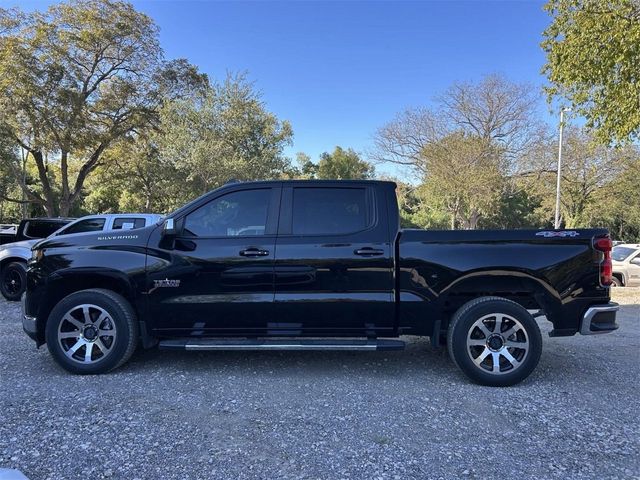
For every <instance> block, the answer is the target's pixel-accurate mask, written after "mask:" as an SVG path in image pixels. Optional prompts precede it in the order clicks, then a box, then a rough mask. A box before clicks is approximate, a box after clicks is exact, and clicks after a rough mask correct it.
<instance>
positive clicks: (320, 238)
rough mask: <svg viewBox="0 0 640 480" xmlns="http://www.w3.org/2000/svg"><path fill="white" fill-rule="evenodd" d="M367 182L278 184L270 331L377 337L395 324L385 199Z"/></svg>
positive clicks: (389, 331)
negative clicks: (279, 199)
mask: <svg viewBox="0 0 640 480" xmlns="http://www.w3.org/2000/svg"><path fill="white" fill-rule="evenodd" d="M375 193H376V192H375V190H374V188H372V187H371V186H367V185H366V184H358V183H353V184H326V186H318V185H316V186H310V185H307V186H305V185H304V184H294V185H293V186H291V187H285V188H284V189H283V194H282V195H283V199H282V205H283V210H282V212H281V214H280V226H279V235H278V240H277V244H276V263H275V292H276V293H275V313H276V317H277V322H276V323H272V324H271V325H270V327H271V330H270V333H272V334H277V333H281V334H283V335H300V334H303V335H332V336H333V335H344V336H347V335H356V336H361V335H370V336H374V335H384V334H385V333H387V334H390V333H391V331H392V329H393V326H394V319H395V315H394V298H393V282H394V280H393V244H392V241H391V239H390V238H389V237H390V234H389V228H388V220H387V217H386V205H383V202H382V201H381V199H376V198H375Z"/></svg>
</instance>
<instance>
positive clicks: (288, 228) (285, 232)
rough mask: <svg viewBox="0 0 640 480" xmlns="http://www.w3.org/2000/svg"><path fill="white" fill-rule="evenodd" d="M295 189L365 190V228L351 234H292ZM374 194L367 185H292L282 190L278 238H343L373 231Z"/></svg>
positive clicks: (376, 220)
mask: <svg viewBox="0 0 640 480" xmlns="http://www.w3.org/2000/svg"><path fill="white" fill-rule="evenodd" d="M296 188H301V189H302V188H306V189H332V188H333V189H336V188H339V189H345V188H353V189H364V190H365V202H366V221H367V226H366V227H365V228H363V229H361V230H355V231H353V232H344V233H314V234H294V233H293V190H294V189H296ZM377 203H378V202H377V201H376V192H375V190H374V189H373V188H371V187H370V186H368V185H354V186H342V185H341V186H333V185H327V186H305V185H292V186H287V187H284V188H283V189H282V208H281V213H280V223H279V225H278V236H290V237H304V238H312V237H345V236H350V235H357V234H360V233H363V232H368V231H370V230H373V229H375V228H376V227H377V226H378V223H379V218H380V214H379V212H378V209H377Z"/></svg>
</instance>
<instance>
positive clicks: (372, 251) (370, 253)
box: [353, 247, 384, 257]
mask: <svg viewBox="0 0 640 480" xmlns="http://www.w3.org/2000/svg"><path fill="white" fill-rule="evenodd" d="M353 253H355V254H356V255H360V256H362V257H376V256H379V255H384V250H380V249H377V248H371V247H364V248H359V249H357V250H354V252H353Z"/></svg>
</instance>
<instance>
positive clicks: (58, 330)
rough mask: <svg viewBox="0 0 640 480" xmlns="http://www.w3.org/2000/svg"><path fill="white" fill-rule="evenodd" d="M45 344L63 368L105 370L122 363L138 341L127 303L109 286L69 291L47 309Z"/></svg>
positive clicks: (75, 371)
mask: <svg viewBox="0 0 640 480" xmlns="http://www.w3.org/2000/svg"><path fill="white" fill-rule="evenodd" d="M45 333H46V340H47V348H48V349H49V353H50V354H51V356H52V357H53V358H54V360H55V361H56V362H57V363H58V364H59V365H60V366H61V367H62V368H64V369H65V370H67V371H69V372H71V373H78V374H97V373H105V372H108V371H110V370H113V369H115V368H118V367H119V366H120V365H122V364H123V363H125V362H126V361H127V360H128V359H129V357H131V355H132V354H133V351H134V350H135V348H136V345H137V343H138V324H137V321H136V316H135V313H134V311H133V308H131V305H130V304H129V302H127V300H126V299H125V298H123V297H122V296H121V295H118V294H117V293H115V292H112V291H110V290H103V289H91V290H82V291H80V292H76V293H72V294H71V295H69V296H67V297H65V298H63V299H62V300H61V301H60V302H59V303H58V304H57V305H56V306H55V307H54V308H53V310H52V311H51V314H50V315H49V318H48V320H47V325H46V329H45Z"/></svg>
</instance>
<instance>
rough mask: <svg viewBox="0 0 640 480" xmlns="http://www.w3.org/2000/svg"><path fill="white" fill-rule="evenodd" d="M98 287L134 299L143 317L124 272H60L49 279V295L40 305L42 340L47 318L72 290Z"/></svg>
mask: <svg viewBox="0 0 640 480" xmlns="http://www.w3.org/2000/svg"><path fill="white" fill-rule="evenodd" d="M95 288H100V289H104V290H110V291H112V292H115V293H117V294H119V295H121V296H122V297H124V298H125V299H126V300H127V301H128V302H129V303H130V305H131V307H132V308H133V309H134V312H135V313H136V315H138V318H140V313H141V312H140V311H139V308H137V305H136V301H135V300H136V296H135V289H134V286H133V285H132V284H131V281H130V279H129V278H128V277H127V276H126V275H124V274H123V273H122V272H119V271H117V270H111V269H107V268H104V269H99V270H96V269H91V270H70V271H61V272H56V273H54V274H52V275H51V276H50V277H49V278H48V279H47V289H46V296H45V297H44V298H43V299H42V301H41V303H40V307H39V308H38V315H37V319H38V320H37V332H38V333H37V335H38V343H39V344H42V343H44V342H45V334H44V332H45V326H46V323H47V319H48V318H49V314H50V313H51V311H52V310H53V308H54V307H55V306H56V305H57V304H58V302H60V301H61V300H62V299H63V298H65V297H66V296H68V295H71V294H72V293H75V292H79V291H82V290H90V289H95Z"/></svg>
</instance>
